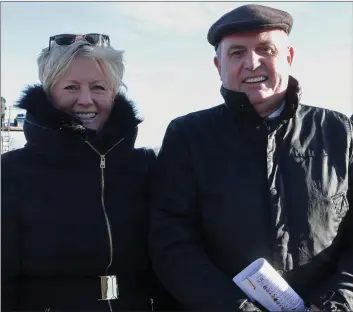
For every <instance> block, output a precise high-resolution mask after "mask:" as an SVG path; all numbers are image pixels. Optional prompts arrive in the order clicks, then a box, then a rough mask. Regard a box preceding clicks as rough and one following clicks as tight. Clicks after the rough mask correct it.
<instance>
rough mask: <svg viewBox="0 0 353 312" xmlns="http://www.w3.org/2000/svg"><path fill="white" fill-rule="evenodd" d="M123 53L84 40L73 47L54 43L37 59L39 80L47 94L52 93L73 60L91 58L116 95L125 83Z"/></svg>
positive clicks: (73, 44)
mask: <svg viewBox="0 0 353 312" xmlns="http://www.w3.org/2000/svg"><path fill="white" fill-rule="evenodd" d="M123 53H124V52H123V51H121V50H115V49H113V48H112V47H101V46H92V45H90V44H88V43H87V42H86V41H84V40H77V41H75V42H74V43H72V44H71V45H57V44H56V43H52V45H51V47H50V51H49V48H45V49H43V50H42V52H41V54H40V55H39V57H38V59H37V63H38V76H39V80H40V82H41V84H42V86H43V88H44V91H45V92H46V93H50V91H51V89H52V87H53V86H54V85H55V83H56V82H57V81H58V80H59V79H60V78H61V77H62V76H63V75H64V74H65V73H66V71H67V70H68V68H69V66H70V64H71V62H72V60H73V59H75V58H78V57H83V58H89V59H92V60H94V61H96V62H97V64H98V65H99V66H100V67H101V69H102V70H103V73H104V74H105V75H106V76H107V80H108V83H109V85H110V88H111V90H112V91H113V93H114V95H116V94H117V93H118V92H119V89H120V88H121V87H126V86H125V84H124V83H123V76H124V72H125V65H124V62H123Z"/></svg>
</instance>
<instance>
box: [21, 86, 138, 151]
mask: <svg viewBox="0 0 353 312" xmlns="http://www.w3.org/2000/svg"><path fill="white" fill-rule="evenodd" d="M16 106H17V107H19V108H21V109H25V110H26V111H27V114H26V120H25V124H24V132H25V136H26V139H27V142H29V144H30V143H31V142H32V141H35V143H36V146H38V144H39V143H40V142H38V141H42V142H41V143H44V142H43V137H45V138H46V141H48V140H49V137H48V136H49V133H50V135H51V136H53V135H55V137H56V139H58V137H62V136H65V140H68V136H69V137H70V136H71V137H75V138H76V137H77V135H74V134H78V135H79V136H81V137H83V138H85V140H88V141H91V142H93V143H94V145H95V146H96V147H97V148H99V149H100V150H105V149H106V148H109V146H111V145H112V144H115V143H116V142H117V141H118V140H120V139H122V138H124V139H125V140H127V139H128V140H129V141H131V140H132V141H133V142H132V143H134V141H135V139H136V135H137V125H138V124H139V123H141V121H142V120H141V119H140V118H138V117H137V110H136V108H135V104H134V102H132V101H130V100H128V99H127V98H126V96H125V95H124V94H122V93H119V94H117V96H116V97H115V99H114V105H113V108H112V111H111V113H110V116H109V118H108V120H107V122H106V123H105V124H104V126H103V128H102V130H100V131H99V132H96V131H93V130H89V129H87V128H85V127H83V126H82V124H81V122H80V121H79V120H78V119H76V118H74V117H72V116H70V115H68V114H66V113H64V112H61V111H59V110H58V109H56V108H55V107H54V106H53V104H52V102H51V100H50V98H49V97H48V96H47V94H46V93H45V92H44V89H43V87H42V86H41V85H32V86H29V87H27V88H26V89H25V90H24V91H23V94H22V96H21V97H20V99H19V100H18V102H17V105H16ZM48 130H49V131H48Z"/></svg>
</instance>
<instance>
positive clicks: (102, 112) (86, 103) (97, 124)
mask: <svg viewBox="0 0 353 312" xmlns="http://www.w3.org/2000/svg"><path fill="white" fill-rule="evenodd" d="M51 96H52V99H53V104H54V106H55V107H56V108H57V109H60V110H61V111H64V112H66V113H68V114H70V115H72V116H74V117H76V118H77V119H79V120H80V121H81V122H82V125H83V126H84V127H85V128H88V129H91V130H99V129H101V128H102V126H103V125H104V123H105V122H106V121H107V119H108V117H109V115H110V112H111V109H112V106H113V99H114V97H113V91H112V90H111V88H110V87H109V83H108V80H107V78H106V75H105V74H104V73H103V72H102V70H101V68H100V66H99V65H98V64H97V62H96V61H94V60H91V59H87V58H77V59H74V60H72V62H71V64H70V66H69V68H68V70H67V72H66V73H65V74H64V76H63V77H61V79H60V80H58V81H57V82H56V83H55V84H54V86H53V88H52V90H51Z"/></svg>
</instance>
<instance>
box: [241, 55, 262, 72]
mask: <svg viewBox="0 0 353 312" xmlns="http://www.w3.org/2000/svg"><path fill="white" fill-rule="evenodd" d="M260 65H261V56H259V55H258V54H257V53H256V52H255V51H249V52H248V53H247V54H246V56H245V61H244V67H245V68H246V69H248V70H251V71H254V70H255V69H256V68H258V67H260Z"/></svg>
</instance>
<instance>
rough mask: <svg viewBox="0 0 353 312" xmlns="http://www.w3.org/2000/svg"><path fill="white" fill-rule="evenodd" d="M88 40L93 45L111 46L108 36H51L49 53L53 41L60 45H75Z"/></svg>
mask: <svg viewBox="0 0 353 312" xmlns="http://www.w3.org/2000/svg"><path fill="white" fill-rule="evenodd" d="M80 39H81V40H82V39H84V40H86V41H87V42H88V43H89V44H91V45H99V46H108V47H109V46H110V39H109V36H107V35H102V34H86V35H74V34H62V35H56V36H51V37H50V38H49V51H50V47H51V43H52V41H55V43H56V44H58V45H70V44H73V43H74V42H75V41H76V40H80Z"/></svg>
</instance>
